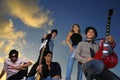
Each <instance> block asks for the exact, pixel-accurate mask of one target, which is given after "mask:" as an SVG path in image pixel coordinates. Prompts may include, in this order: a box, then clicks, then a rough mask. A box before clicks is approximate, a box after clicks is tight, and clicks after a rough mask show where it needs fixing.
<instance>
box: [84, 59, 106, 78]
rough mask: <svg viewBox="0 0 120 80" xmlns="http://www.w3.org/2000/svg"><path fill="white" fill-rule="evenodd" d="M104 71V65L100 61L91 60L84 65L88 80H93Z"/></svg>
mask: <svg viewBox="0 0 120 80" xmlns="http://www.w3.org/2000/svg"><path fill="white" fill-rule="evenodd" d="M103 70H104V63H103V62H102V61H100V60H91V61H89V62H86V63H85V64H83V71H84V73H85V76H86V78H87V80H93V79H94V78H95V76H96V75H99V74H100V73H102V71H103Z"/></svg>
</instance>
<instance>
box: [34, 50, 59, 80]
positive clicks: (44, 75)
mask: <svg viewBox="0 0 120 80" xmlns="http://www.w3.org/2000/svg"><path fill="white" fill-rule="evenodd" d="M52 56H53V54H52V52H50V51H47V52H46V53H45V54H44V59H45V63H44V64H40V65H39V66H38V67H37V69H36V70H37V72H39V73H40V74H41V80H60V79H61V67H60V64H59V63H58V62H53V61H52Z"/></svg>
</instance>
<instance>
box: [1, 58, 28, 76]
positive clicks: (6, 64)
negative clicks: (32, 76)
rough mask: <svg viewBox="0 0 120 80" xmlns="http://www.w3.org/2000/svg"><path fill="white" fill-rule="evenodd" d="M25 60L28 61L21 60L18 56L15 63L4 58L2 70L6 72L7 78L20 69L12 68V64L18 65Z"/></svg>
mask: <svg viewBox="0 0 120 80" xmlns="http://www.w3.org/2000/svg"><path fill="white" fill-rule="evenodd" d="M27 62H28V60H23V59H21V58H18V59H17V61H16V62H15V63H13V62H12V61H11V60H10V59H6V60H5V61H4V67H3V70H4V71H6V72H7V78H8V77H10V76H12V75H14V74H16V73H18V72H19V71H20V70H15V69H12V66H20V65H22V64H24V63H27Z"/></svg>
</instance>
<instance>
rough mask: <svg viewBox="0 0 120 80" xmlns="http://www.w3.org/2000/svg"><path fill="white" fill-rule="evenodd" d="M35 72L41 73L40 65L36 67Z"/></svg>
mask: <svg viewBox="0 0 120 80" xmlns="http://www.w3.org/2000/svg"><path fill="white" fill-rule="evenodd" d="M36 71H37V72H39V73H42V64H40V65H39V66H37V69H36Z"/></svg>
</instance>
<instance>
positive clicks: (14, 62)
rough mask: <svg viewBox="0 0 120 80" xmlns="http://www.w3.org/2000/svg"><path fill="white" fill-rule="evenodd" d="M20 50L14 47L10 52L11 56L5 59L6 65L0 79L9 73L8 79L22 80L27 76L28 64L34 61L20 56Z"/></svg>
mask: <svg viewBox="0 0 120 80" xmlns="http://www.w3.org/2000/svg"><path fill="white" fill-rule="evenodd" d="M18 55H19V54H18V51H17V50H15V49H13V50H11V51H10V52H9V58H8V59H6V60H5V61H4V67H3V70H2V72H1V74H0V79H1V78H2V76H3V75H4V74H5V73H7V79H6V80H21V79H23V77H26V76H27V71H28V66H30V65H31V64H32V63H31V62H30V61H27V60H23V59H21V58H18Z"/></svg>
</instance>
